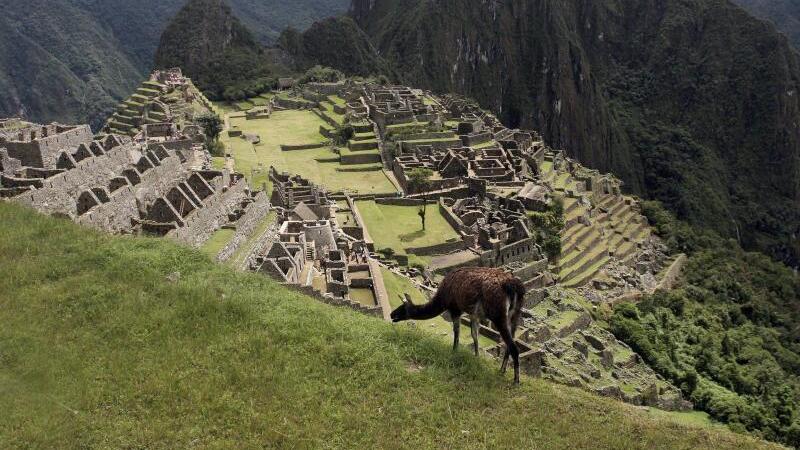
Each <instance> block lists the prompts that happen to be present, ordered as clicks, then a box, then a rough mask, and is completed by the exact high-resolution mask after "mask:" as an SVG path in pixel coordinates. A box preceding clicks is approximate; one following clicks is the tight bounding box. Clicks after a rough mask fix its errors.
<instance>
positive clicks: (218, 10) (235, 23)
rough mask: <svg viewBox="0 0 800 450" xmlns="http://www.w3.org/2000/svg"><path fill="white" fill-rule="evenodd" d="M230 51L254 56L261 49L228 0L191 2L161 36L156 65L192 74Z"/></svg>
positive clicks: (192, 0)
mask: <svg viewBox="0 0 800 450" xmlns="http://www.w3.org/2000/svg"><path fill="white" fill-rule="evenodd" d="M229 51H241V52H245V53H248V54H250V55H252V56H255V55H257V54H258V53H259V51H260V46H259V44H258V43H257V42H256V40H255V38H254V37H253V35H252V34H251V33H250V31H249V30H247V29H246V28H245V27H244V26H243V25H242V24H241V22H239V20H238V19H237V18H236V17H234V16H233V13H232V12H231V9H230V7H229V6H228V5H227V3H226V2H225V0H189V2H187V3H186V5H185V6H184V7H183V8H182V9H181V10H180V11H178V14H177V15H176V16H175V17H174V18H173V19H172V21H171V22H170V23H169V25H167V28H166V30H164V34H162V35H161V42H160V44H159V47H158V49H157V50H156V56H155V62H154V64H155V67H156V68H161V69H163V68H169V67H180V68H182V69H183V70H184V71H185V72H187V73H189V74H193V73H198V72H201V71H203V70H204V69H205V68H206V67H207V64H208V62H209V61H211V60H213V59H215V58H218V57H219V56H220V55H223V54H225V53H226V52H229Z"/></svg>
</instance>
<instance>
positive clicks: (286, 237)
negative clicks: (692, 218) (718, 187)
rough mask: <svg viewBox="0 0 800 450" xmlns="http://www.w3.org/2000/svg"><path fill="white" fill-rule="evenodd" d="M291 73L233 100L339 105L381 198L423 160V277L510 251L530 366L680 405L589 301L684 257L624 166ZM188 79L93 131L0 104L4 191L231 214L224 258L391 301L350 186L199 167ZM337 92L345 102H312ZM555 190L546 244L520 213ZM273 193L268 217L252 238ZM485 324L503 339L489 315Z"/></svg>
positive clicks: (393, 93)
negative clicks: (432, 226) (429, 256)
mask: <svg viewBox="0 0 800 450" xmlns="http://www.w3.org/2000/svg"><path fill="white" fill-rule="evenodd" d="M285 88H286V89H292V90H293V92H294V94H295V96H294V97H289V98H277V97H274V98H273V100H271V101H270V102H269V103H268V104H267V106H265V107H259V108H254V109H253V110H250V111H247V112H245V113H244V116H245V117H246V118H247V119H251V120H256V119H259V118H265V117H268V115H269V114H271V113H272V112H273V110H277V109H287V108H302V109H306V108H310V109H312V110H313V111H314V113H315V114H317V115H318V116H320V118H322V119H323V120H324V121H325V123H326V125H324V126H323V127H321V129H320V133H322V134H323V135H326V136H330V135H331V133H332V132H333V131H334V130H335V129H337V128H339V127H341V126H342V122H341V118H342V117H344V120H345V123H346V124H348V125H349V126H352V127H353V129H354V132H355V136H353V138H352V139H351V140H350V142H348V145H347V149H346V150H347V152H346V153H343V154H342V157H341V161H340V162H341V164H342V165H343V166H345V165H347V164H365V163H375V164H379V165H380V166H382V167H383V168H384V169H385V170H386V171H387V174H388V175H389V176H390V177H392V178H394V179H395V180H396V181H397V185H398V186H399V188H400V189H401V190H402V191H403V192H402V195H403V198H396V197H394V195H393V194H388V195H390V196H391V197H392V198H377V199H375V200H376V201H377V202H401V203H402V202H405V203H403V204H409V205H410V204H420V202H421V197H422V196H423V193H420V192H415V191H414V190H413V188H412V186H410V185H409V183H408V174H409V172H410V171H412V170H414V169H416V168H419V167H424V168H427V169H430V170H431V172H432V173H433V177H432V179H431V187H430V189H429V191H428V192H425V193H424V196H425V197H427V198H429V199H430V198H432V199H435V200H436V201H437V206H438V208H439V211H440V212H441V213H442V215H443V216H444V217H445V219H446V220H447V221H448V222H449V223H450V224H451V225H452V226H453V228H454V229H455V230H456V231H458V233H459V235H460V239H461V240H460V241H459V242H447V243H445V244H443V245H441V246H437V248H436V250H438V251H439V252H442V253H444V255H442V256H441V257H440V256H436V257H434V258H433V261H434V262H433V267H431V270H430V271H428V272H426V273H425V274H424V278H425V279H424V283H423V284H425V285H427V287H428V288H429V289H433V288H435V285H436V279H437V276H438V277H440V276H441V275H442V274H445V273H447V271H449V270H452V269H453V268H455V267H459V266H463V265H483V266H492V267H504V268H506V269H507V270H509V271H512V272H513V273H514V274H516V275H517V276H519V277H520V278H521V279H522V280H523V281H524V282H525V284H526V286H527V287H528V291H529V294H528V296H527V297H526V299H525V301H526V305H525V306H526V308H525V310H524V317H525V319H524V324H523V326H522V330H521V333H520V335H519V342H520V346H521V347H522V348H523V350H524V352H523V361H524V365H523V366H524V367H525V370H526V371H528V373H530V374H532V375H534V376H544V377H547V378H550V379H553V380H555V381H559V382H563V383H567V384H571V385H575V386H582V387H585V388H587V389H590V390H594V391H596V392H598V393H601V394H603V395H610V396H613V397H617V398H620V399H622V400H625V401H628V402H631V403H635V404H644V405H655V406H659V407H663V408H667V409H683V408H686V407H687V404H686V403H685V402H683V401H682V400H681V398H680V393H679V391H677V389H676V388H675V387H674V386H670V385H669V384H668V383H666V382H665V381H664V380H662V379H660V378H659V377H658V376H657V375H656V374H654V373H653V371H652V370H650V369H649V367H647V366H646V365H645V364H644V363H643V362H642V361H641V360H640V358H639V357H638V355H636V354H635V353H634V352H632V351H631V350H630V349H629V348H627V346H625V345H624V344H623V343H621V342H619V341H617V340H616V339H615V338H614V337H613V336H612V335H610V334H609V333H608V332H606V331H605V330H603V329H602V328H601V327H600V326H598V325H597V324H596V323H595V322H594V320H593V319H592V314H591V313H592V312H593V311H594V310H595V309H596V308H597V307H598V306H599V305H600V304H602V303H614V302H616V301H618V300H619V299H624V298H635V296H636V295H641V293H642V292H651V291H652V290H653V289H656V288H658V287H659V286H662V287H663V286H665V285H666V284H667V281H666V280H665V279H661V280H659V279H657V275H658V276H660V275H659V274H661V273H662V272H663V273H666V274H667V275H666V276H664V278H669V277H673V278H674V276H675V275H674V274H675V273H676V271H678V270H680V264H678V263H679V262H680V261H681V260H680V258H677V259H675V260H672V261H671V260H670V259H668V256H667V255H666V254H664V251H663V246H661V245H660V244H659V242H658V240H657V239H656V238H654V237H652V236H651V235H650V230H649V227H648V226H647V222H646V220H645V219H644V217H643V216H642V215H641V211H640V208H639V205H638V203H637V202H636V201H635V200H634V199H632V198H630V197H626V196H624V195H623V194H622V192H621V183H620V182H619V181H618V180H616V179H615V178H613V177H611V176H609V175H603V174H599V173H597V172H596V171H592V170H589V169H586V168H585V167H583V166H581V165H580V164H579V163H577V162H576V161H574V160H572V159H570V158H569V157H567V156H566V155H565V154H564V153H563V152H561V151H557V150H554V149H552V148H549V147H548V146H547V145H545V143H544V142H543V140H542V139H541V137H540V136H539V135H538V134H536V133H535V132H527V131H521V130H512V129H508V128H506V127H504V126H503V125H502V124H501V123H500V122H499V121H498V120H497V119H496V118H495V117H494V116H493V115H491V114H488V113H486V112H485V111H482V110H481V109H480V108H478V107H477V106H476V105H475V104H474V103H473V102H470V101H468V100H466V99H464V98H462V97H458V96H444V97H436V96H434V95H432V94H430V93H427V92H423V91H420V90H415V89H410V88H407V87H403V86H377V85H374V84H369V83H366V84H364V83H354V82H350V81H348V82H343V83H316V84H308V85H303V86H296V85H294V84H291V85H289V84H288V83H287V85H286V87H285ZM194 91H195V90H194V88H193V86H192V85H191V81H190V80H188V79H186V78H184V77H183V76H182V74H180V72H179V71H175V70H171V71H162V72H156V73H154V74H153V76H152V77H151V79H150V80H149V81H148V82H146V83H144V84H143V89H142V90H140V91H137V94H135V95H138V96H142V97H145V98H141V97H136V96H133V97H132V98H131V99H129V100H128V101H126V102H124V103H123V104H122V105H121V107H120V108H121V109H119V110H118V111H117V114H115V115H114V116H113V117H112V118H111V119H110V120H109V123H108V124H107V126H106V128H105V131H106V134H101V135H98V136H92V134H91V131H90V130H89V129H88V127H85V126H65V125H60V124H51V125H47V126H42V125H34V124H28V123H25V122H22V121H20V120H19V119H14V120H0V195H1V196H3V197H7V198H12V199H14V200H16V201H19V202H22V203H27V204H29V205H31V206H33V207H35V208H37V209H39V210H40V211H42V212H45V213H49V214H56V215H61V216H65V217H70V218H72V219H73V220H75V221H77V222H79V223H83V224H86V225H90V226H93V227H95V228H99V229H103V230H107V231H111V232H117V233H147V234H155V235H163V236H168V237H171V238H173V239H176V240H179V241H181V242H186V243H188V244H190V245H195V246H198V245H200V244H202V243H203V242H205V241H206V240H207V239H208V238H209V237H210V236H211V234H212V233H214V232H215V231H216V230H219V229H220V228H225V227H227V228H233V229H235V230H236V231H235V234H234V237H233V238H232V239H231V241H230V242H229V243H228V245H226V246H225V248H223V250H222V251H220V253H219V255H218V259H219V260H227V259H230V258H231V256H232V255H233V254H234V253H235V252H236V251H237V249H240V248H241V247H242V245H244V243H245V242H248V245H251V247H250V248H247V249H245V250H246V257H245V258H244V260H243V268H246V269H249V270H253V271H256V272H259V273H263V274H267V275H269V276H271V277H273V278H275V279H277V280H278V281H280V282H282V283H285V284H287V285H290V286H294V287H295V288H296V289H299V290H301V291H303V292H304V293H307V294H309V295H312V296H315V297H316V298H318V299H320V300H322V301H324V302H326V303H330V304H334V305H340V306H346V307H350V308H353V309H354V310H357V311H360V312H363V313H367V314H372V315H377V316H382V317H384V318H386V317H388V313H389V310H390V307H389V304H388V298H387V294H386V289H385V286H384V283H383V277H382V275H381V268H380V264H381V262H380V256H379V255H376V254H375V253H374V251H375V248H374V244H373V243H372V242H371V241H370V240H369V237H368V233H367V232H366V230H365V227H364V225H363V223H364V222H363V220H362V219H361V218H360V215H359V213H358V209H357V207H356V205H355V198H353V197H352V196H351V195H349V194H347V193H330V192H327V191H326V190H325V189H324V188H323V187H320V186H317V185H315V184H314V183H312V182H310V181H308V180H304V179H303V178H301V177H298V176H295V175H290V174H286V173H281V172H278V171H277V170H275V169H274V168H270V172H269V179H270V181H271V183H272V185H273V190H272V193H271V198H267V194H266V192H265V190H263V191H254V190H252V189H251V188H250V187H249V186H248V185H247V182H246V180H245V179H244V177H243V176H242V175H240V174H236V173H233V172H231V171H230V170H228V169H224V170H211V168H210V161H209V159H208V157H207V153H206V152H205V151H204V150H203V149H202V142H203V137H202V132H201V130H200V129H199V127H197V126H196V125H195V124H193V123H192V121H191V117H192V111H193V110H194V108H195V107H197V106H201V107H202V106H203V105H204V104H205V102H204V101H203V99H202V98H201V97H198V96H197V95H196V94H195V93H194ZM333 94H336V95H338V96H340V97H341V98H342V99H344V100H345V102H344V104H341V103H340V104H333V105H330V104H327V106H324V107H322V103H324V101H323V99H324V98H326V96H327V95H333ZM206 102H207V101H206ZM162 104H163V106H162ZM207 107H208V108H209V109H211V108H213V107H212V106H210V104H209V105H207ZM161 113H163V116H162V114H161ZM120 124H124V125H120ZM228 133H229V134H230V135H232V136H233V135H234V134H235V133H238V134H239V135H241V137H242V138H243V139H255V138H257V136H245V135H244V133H242V132H241V131H239V130H236V129H228ZM285 147H286V148H282V150H283V151H291V150H293V149H294V148H289V146H285ZM301 147H303V146H300V147H298V148H297V149H301ZM303 148H304V147H303ZM555 202H561V203H562V204H563V211H564V221H565V227H564V229H563V230H562V232H561V238H562V253H561V256H560V257H559V258H557V259H554V260H550V261H548V259H547V258H546V257H545V256H544V254H543V252H542V250H541V248H540V247H539V246H538V245H537V243H536V236H535V235H536V230H535V229H534V227H533V224H532V222H531V221H530V220H529V215H530V214H532V213H536V212H542V211H546V210H548V209H550V208H552V207H553V205H554V203H555ZM270 209H273V210H275V211H276V212H277V217H278V218H277V221H276V223H275V224H274V225H273V226H272V227H270V228H269V229H268V230H267V231H266V232H264V233H263V234H262V235H261V236H257V239H256V240H255V243H252V244H251V243H249V242H250V235H251V234H252V233H253V232H254V230H255V229H256V226H257V224H259V223H261V222H262V221H263V219H264V218H265V217H266V215H267V212H268V211H269V210H270ZM440 260H441V261H440ZM386 264H391V263H389V262H386ZM667 265H669V268H668V269H667V270H666V271H665V270H664V269H665V267H666V266H667ZM407 274H408V275H412V276H413V275H415V274H414V273H411V271H409V272H408V273H407ZM670 274H673V275H670ZM416 275H419V274H416ZM414 281H415V282H417V280H414ZM564 287H568V288H576V290H569V291H564V290H563V288H564ZM565 292H567V293H565ZM576 295H577V296H576ZM481 330H482V332H483V333H484V334H485V335H487V336H489V337H493V338H495V340H499V339H496V338H497V336H496V332H495V331H494V330H491V329H490V328H487V327H482V328H481ZM489 351H490V353H493V352H498V351H500V348H499V347H494V348H491V349H489Z"/></svg>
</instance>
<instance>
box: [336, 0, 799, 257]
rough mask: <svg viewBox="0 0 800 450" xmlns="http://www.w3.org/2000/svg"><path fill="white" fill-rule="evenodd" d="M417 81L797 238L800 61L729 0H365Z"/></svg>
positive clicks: (774, 238) (647, 184) (746, 229)
mask: <svg viewBox="0 0 800 450" xmlns="http://www.w3.org/2000/svg"><path fill="white" fill-rule="evenodd" d="M351 14H352V16H353V17H354V18H355V19H356V21H357V22H358V23H359V24H360V25H361V26H362V28H363V29H364V30H365V31H366V32H367V34H368V35H369V36H370V37H371V38H372V40H373V43H374V44H375V45H376V47H377V48H378V50H379V51H380V53H381V55H382V56H383V57H384V58H386V59H387V60H389V62H390V63H392V64H394V65H395V68H396V69H397V71H398V73H401V74H403V76H404V79H403V81H404V82H406V83H407V84H411V85H417V86H421V87H426V88H431V89H434V90H436V91H440V92H448V91H455V92H460V93H463V94H466V95H469V96H472V97H474V98H476V99H477V100H478V101H479V102H480V103H482V104H483V105H484V106H485V107H488V108H491V109H492V110H494V111H495V112H497V113H498V114H499V115H500V116H501V118H502V119H503V120H504V121H505V122H506V123H507V124H508V125H511V126H524V127H530V128H533V129H537V130H540V131H541V132H542V133H543V134H544V136H545V138H546V139H547V140H548V141H549V142H550V143H551V144H552V145H554V146H558V147H563V148H565V149H566V150H567V151H568V152H569V153H570V154H572V155H573V156H575V157H577V158H578V159H579V160H580V161H582V162H584V163H586V164H588V165H590V166H592V167H595V168H598V169H600V170H604V171H605V170H608V171H612V172H614V173H615V174H617V175H619V176H621V177H622V178H623V179H624V180H625V181H626V183H627V189H628V190H629V191H630V192H632V193H636V194H641V195H644V196H647V197H651V198H656V199H659V200H661V201H663V202H664V203H665V204H666V205H667V206H669V207H670V208H671V209H672V210H674V211H676V212H677V213H678V215H679V217H680V218H683V219H687V220H689V221H691V222H692V223H694V224H699V225H701V226H703V227H708V228H711V229H714V230H716V231H718V232H720V233H721V234H722V235H723V236H726V237H733V238H737V239H739V240H740V242H742V244H743V245H744V246H745V247H746V248H749V249H760V250H763V251H766V252H768V253H770V254H771V255H773V256H775V257H777V258H779V259H783V260H785V261H788V262H790V263H792V264H796V263H797V262H798V259H797V256H798V254H800V245H799V244H798V239H797V236H798V233H799V232H800V229H799V228H798V225H799V224H800V208H798V202H800V94H799V93H800V64H799V63H798V55H797V53H796V52H795V51H794V50H793V49H791V48H790V46H789V44H788V42H787V41H786V39H785V38H784V37H783V36H782V35H780V34H779V33H777V32H776V31H775V30H774V28H773V27H772V26H771V24H769V23H767V22H764V21H760V20H757V19H754V18H753V17H752V16H750V15H749V14H747V13H746V12H745V11H744V10H742V9H741V8H739V7H736V6H735V5H733V4H731V3H730V2H728V1H726V0H702V1H701V0H669V1H656V0H613V1H611V0H609V1H602V2H584V1H579V0H568V1H561V0H559V1H554V0H534V1H522V0H509V1H505V2H474V1H467V0H442V1H439V2H428V1H422V0H392V1H389V0H355V1H354V2H353V6H352V13H351Z"/></svg>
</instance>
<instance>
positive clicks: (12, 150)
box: [2, 125, 93, 169]
mask: <svg viewBox="0 0 800 450" xmlns="http://www.w3.org/2000/svg"><path fill="white" fill-rule="evenodd" d="M45 130H46V131H45ZM36 132H37V134H36V135H35V136H26V137H25V138H24V139H23V140H20V141H14V140H9V141H8V142H5V143H2V145H3V147H5V148H6V151H7V152H8V156H10V157H12V158H16V159H18V160H20V161H21V162H22V165H23V166H30V167H39V168H43V169H55V168H56V163H57V162H58V157H59V156H60V154H61V152H62V151H64V150H72V149H74V148H75V147H77V146H78V145H80V144H89V143H90V142H92V137H93V135H92V130H91V129H90V128H89V125H78V126H75V127H63V126H61V125H46V126H44V127H42V128H41V129H37V130H36ZM45 134H46V136H45ZM31 137H33V138H34V139H33V140H30V139H29V138H31Z"/></svg>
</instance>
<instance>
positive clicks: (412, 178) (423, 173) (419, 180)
mask: <svg viewBox="0 0 800 450" xmlns="http://www.w3.org/2000/svg"><path fill="white" fill-rule="evenodd" d="M432 176H433V171H432V170H431V169H426V168H424V167H418V168H416V169H414V170H412V171H411V172H409V174H408V184H409V187H410V188H411V190H412V191H413V192H419V193H421V194H422V207H421V208H420V209H419V212H417V215H419V218H420V220H421V221H422V230H423V231H425V215H426V214H427V212H428V211H427V207H428V196H427V194H428V190H429V189H430V186H431V177H432Z"/></svg>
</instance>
